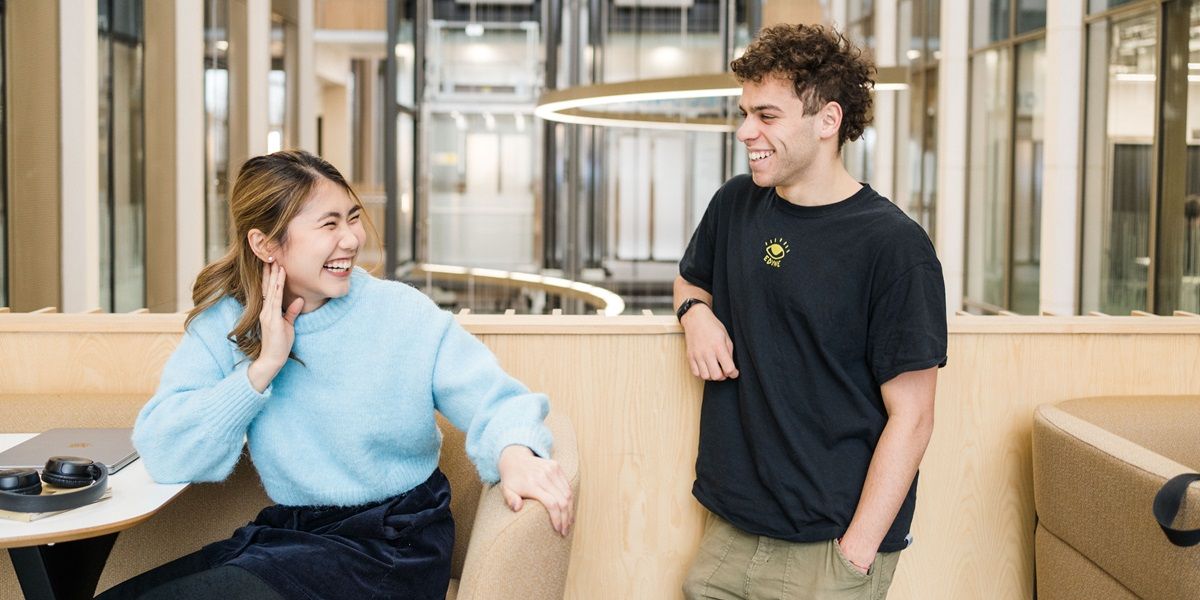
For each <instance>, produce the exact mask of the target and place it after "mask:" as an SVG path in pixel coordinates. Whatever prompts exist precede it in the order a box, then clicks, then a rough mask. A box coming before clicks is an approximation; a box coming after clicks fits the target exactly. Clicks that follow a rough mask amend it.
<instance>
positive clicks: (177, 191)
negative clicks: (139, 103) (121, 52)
mask: <svg viewBox="0 0 1200 600" xmlns="http://www.w3.org/2000/svg"><path fill="white" fill-rule="evenodd" d="M144 11H145V12H144V14H143V18H144V22H145V32H146V53H145V61H146V62H145V77H146V79H145V81H146V85H145V95H146V106H148V107H154V109H153V110H147V111H146V114H145V118H146V128H145V144H146V307H147V308H149V309H150V310H151V311H154V312H175V311H182V310H187V309H189V308H191V306H192V301H191V299H192V285H193V283H194V280H195V277H196V274H197V273H199V272H200V269H201V268H202V267H203V266H204V228H203V227H199V226H198V225H197V224H199V223H203V222H204V4H203V1H202V0H176V1H175V2H147V3H146V4H145V5H144Z"/></svg>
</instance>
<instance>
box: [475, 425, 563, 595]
mask: <svg viewBox="0 0 1200 600" xmlns="http://www.w3.org/2000/svg"><path fill="white" fill-rule="evenodd" d="M546 424H547V425H548V426H549V427H550V431H551V433H552V434H553V435H554V457H553V458H554V460H556V461H558V463H559V465H561V466H562V469H563V471H564V472H565V473H566V475H567V479H568V480H569V481H570V482H571V495H572V503H573V504H574V505H576V506H578V502H579V453H578V447H577V445H576V441H575V430H574V428H573V427H572V426H571V423H570V421H568V420H567V419H566V418H565V417H561V416H556V415H551V416H550V417H548V418H547V419H546ZM574 536H575V528H574V527H572V528H571V532H570V533H569V534H568V535H567V536H566V537H563V536H560V535H558V533H557V532H555V531H554V528H553V527H552V526H551V525H550V515H549V513H548V512H547V511H546V508H545V507H544V506H542V504H541V503H539V502H536V501H526V502H525V504H524V506H523V507H522V508H521V510H520V511H518V512H513V511H512V509H510V508H509V507H508V505H507V504H506V503H505V502H504V497H503V495H502V494H501V492H500V488H499V486H495V485H493V486H485V487H484V489H483V491H482V493H481V494H480V500H479V509H478V510H477V511H476V513H475V525H474V529H473V530H472V532H471V541H470V543H469V544H468V546H467V558H466V563H465V565H464V566H463V574H462V580H461V581H460V583H459V588H458V595H457V598H458V599H463V600H482V599H485V598H486V599H487V600H507V599H514V600H517V599H519V600H539V599H543V598H544V599H551V598H553V599H554V600H559V599H561V598H562V597H563V590H564V589H565V587H566V583H567V566H568V565H569V564H570V561H571V541H572V540H573V539H574Z"/></svg>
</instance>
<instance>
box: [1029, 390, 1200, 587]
mask: <svg viewBox="0 0 1200 600" xmlns="http://www.w3.org/2000/svg"><path fill="white" fill-rule="evenodd" d="M1197 470H1200V396H1125V397H1107V398H1081V399H1077V400H1068V401H1066V402H1062V403H1060V404H1058V405H1042V406H1041V407H1039V408H1038V409H1037V411H1036V413H1035V415H1034V424H1033V483H1034V503H1035V506H1036V508H1037V516H1038V524H1037V530H1036V533H1035V557H1036V559H1035V563H1036V573H1037V597H1038V598H1039V600H1066V599H1080V600H1083V599H1089V600H1090V599H1093V598H1095V599H1104V600H1118V599H1121V600H1123V599H1136V598H1155V599H1164V600H1171V599H1180V600H1183V599H1193V600H1194V599H1195V598H1200V547H1192V548H1180V547H1176V546H1174V545H1172V544H1171V543H1170V542H1168V541H1167V538H1166V536H1165V535H1164V534H1163V532H1162V530H1161V529H1160V528H1159V526H1158V523H1157V522H1156V521H1155V519H1154V515H1153V514H1152V512H1151V506H1152V503H1153V501H1154V496H1155V494H1156V493H1157V492H1158V490H1159V488H1160V487H1162V485H1163V484H1164V483H1165V482H1166V481H1167V480H1168V479H1170V478H1171V477H1173V476H1175V475H1178V474H1180V473H1185V472H1195V471H1197ZM1188 492H1189V493H1188V497H1187V499H1186V501H1185V504H1184V507H1183V510H1182V511H1181V513H1180V515H1179V517H1178V518H1177V520H1176V522H1175V527H1176V528H1180V529H1193V528H1196V527H1197V523H1198V522H1200V508H1198V507H1200V485H1193V486H1191V488H1190V489H1189V491H1188Z"/></svg>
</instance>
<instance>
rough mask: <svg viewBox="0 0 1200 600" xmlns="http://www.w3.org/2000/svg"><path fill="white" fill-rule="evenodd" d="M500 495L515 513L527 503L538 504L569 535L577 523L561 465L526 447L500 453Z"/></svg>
mask: <svg viewBox="0 0 1200 600" xmlns="http://www.w3.org/2000/svg"><path fill="white" fill-rule="evenodd" d="M499 470H500V491H501V492H502V493H503V494H504V501H505V502H506V503H507V504H508V507H509V508H511V509H513V511H518V510H521V506H522V505H523V504H524V499H526V498H528V499H530V500H537V501H538V502H541V503H542V506H545V507H546V511H547V512H549V513H550V523H551V524H552V525H553V526H554V530H555V531H557V532H558V533H559V534H560V535H563V536H565V535H567V532H568V531H570V529H571V525H572V524H573V523H574V522H575V515H574V514H573V511H574V503H573V502H572V499H571V484H570V482H569V481H567V475H566V473H564V472H563V470H562V467H560V466H559V465H558V463H557V462H555V461H553V460H550V459H546V458H540V457H538V456H536V455H535V454H534V453H533V451H532V450H530V449H529V448H526V447H525V446H508V447H506V448H505V449H504V450H503V451H501V453H500V464H499Z"/></svg>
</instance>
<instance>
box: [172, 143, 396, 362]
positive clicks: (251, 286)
mask: <svg viewBox="0 0 1200 600" xmlns="http://www.w3.org/2000/svg"><path fill="white" fill-rule="evenodd" d="M322 179H324V180H328V181H330V182H333V183H335V184H337V185H338V187H340V188H342V189H343V190H345V191H346V193H347V194H349V195H350V197H351V198H352V199H353V200H354V203H355V204H357V205H358V206H359V208H360V209H362V218H363V220H364V222H365V223H366V224H367V226H368V229H369V230H370V231H372V233H374V227H372V226H371V222H370V220H369V218H368V216H367V213H366V208H365V207H364V206H363V203H362V200H359V198H358V194H355V193H354V190H353V189H352V188H351V187H350V184H348V183H346V180H345V178H343V177H342V174H341V173H339V172H338V170H337V169H336V168H334V166H333V165H331V164H329V163H328V162H326V161H325V160H324V159H322V158H320V157H318V156H314V155H312V154H309V153H308V152H304V151H303V150H285V151H283V152H275V153H273V154H267V155H265V156H256V157H254V158H251V159H250V160H248V161H246V162H245V163H244V164H243V165H242V170H241V171H240V172H239V173H238V178H237V182H236V183H234V185H233V194H232V195H230V198H229V215H230V223H232V228H233V231H232V232H231V233H232V237H230V239H229V249H228V250H227V251H226V252H225V256H222V257H221V258H218V259H217V260H215V261H213V262H211V263H209V264H208V265H207V266H205V267H204V268H203V269H201V270H200V274H199V275H197V276H196V284H195V286H194V287H192V303H193V304H195V307H194V308H192V310H191V311H189V312H188V316H187V319H186V320H185V321H184V327H185V328H186V327H187V326H188V325H189V324H190V323H191V322H192V319H195V318H196V316H197V315H199V314H200V313H202V312H204V311H205V310H207V309H208V308H209V307H211V306H212V305H214V304H216V303H217V302H218V301H220V300H221V298H223V297H224V296H232V297H233V298H234V299H235V300H237V301H238V302H240V303H241V304H242V305H243V306H245V307H246V310H245V312H243V313H242V318H241V320H239V321H238V322H237V324H236V325H234V327H233V330H232V331H230V332H229V341H231V342H233V343H235V344H237V347H238V349H239V350H241V351H242V353H243V354H245V355H246V356H247V357H249V359H250V360H254V359H257V358H258V354H259V352H260V351H261V350H262V335H261V334H262V332H261V331H260V329H259V322H258V314H259V313H260V312H261V311H262V301H263V298H262V277H263V267H264V266H265V263H263V261H261V260H259V258H258V257H257V256H255V254H254V251H253V250H252V249H251V248H250V242H249V240H248V239H247V235H248V234H249V233H250V230H251V229H258V230H259V231H262V232H263V233H264V234H266V237H267V240H269V241H272V242H275V243H278V244H280V245H282V244H284V243H285V242H286V241H287V226H288V223H290V222H291V221H292V219H293V218H294V217H295V216H296V214H297V213H299V212H300V210H301V209H302V208H304V203H305V201H307V200H308V198H309V196H310V195H312V192H313V189H314V188H316V186H317V184H318V183H319V182H320V181H321V180H322Z"/></svg>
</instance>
